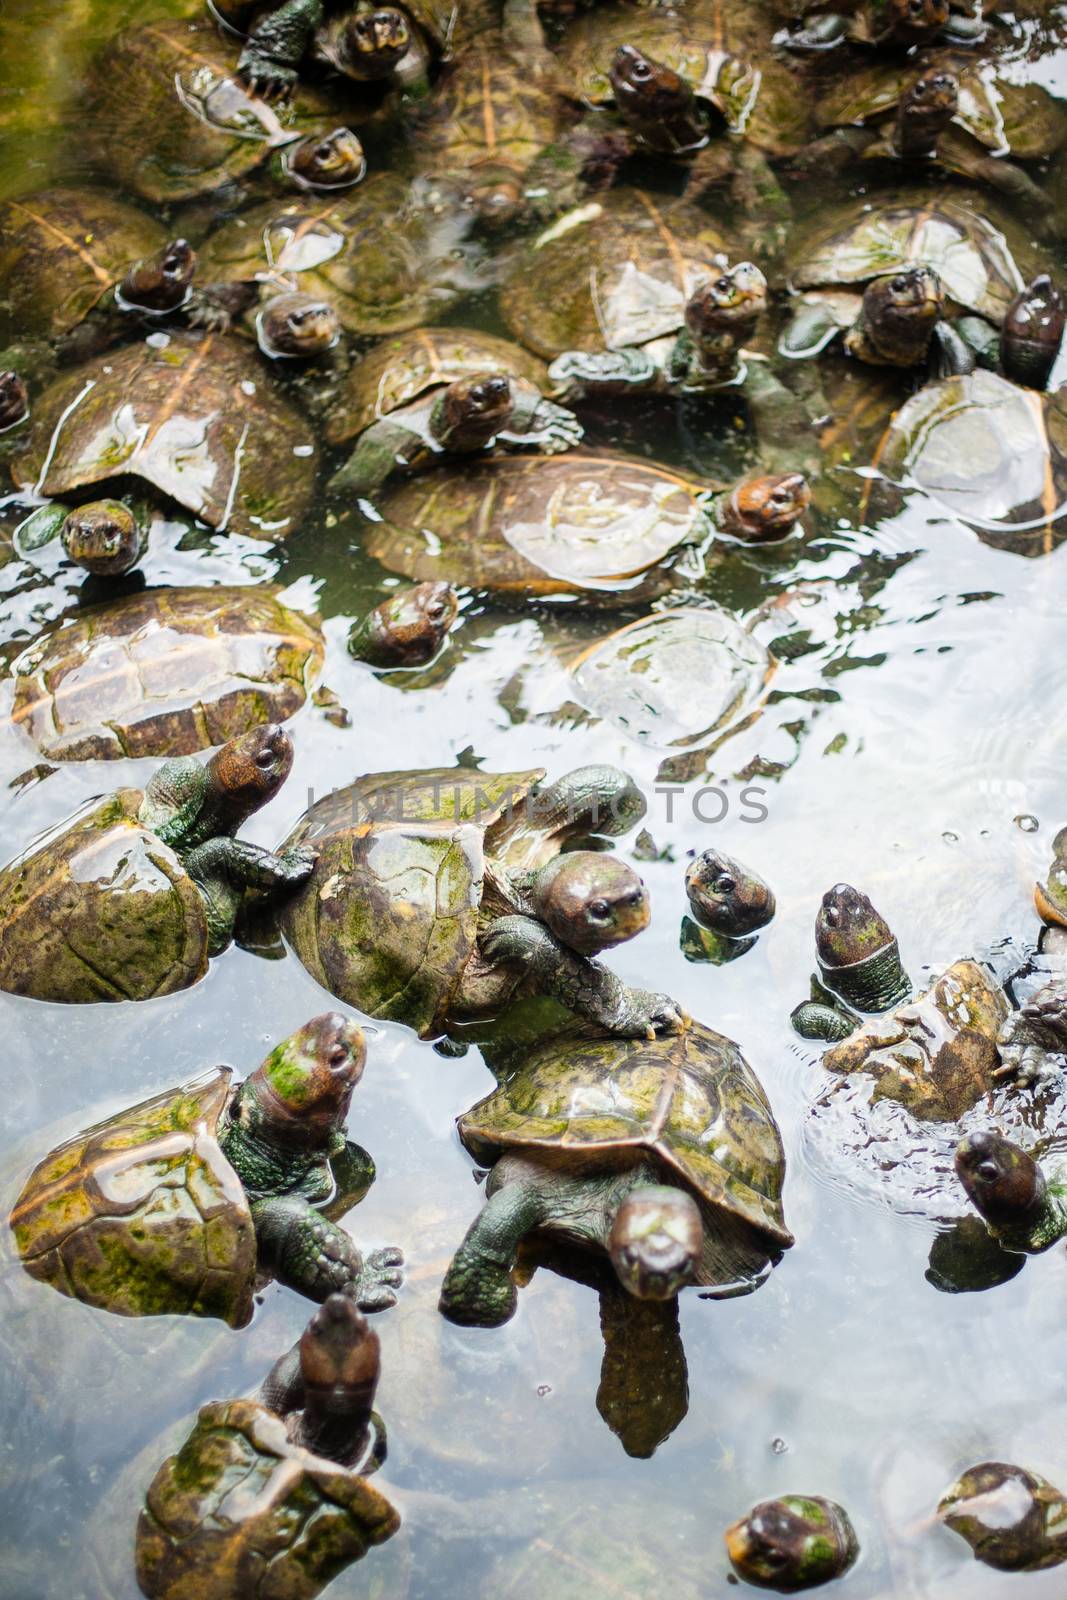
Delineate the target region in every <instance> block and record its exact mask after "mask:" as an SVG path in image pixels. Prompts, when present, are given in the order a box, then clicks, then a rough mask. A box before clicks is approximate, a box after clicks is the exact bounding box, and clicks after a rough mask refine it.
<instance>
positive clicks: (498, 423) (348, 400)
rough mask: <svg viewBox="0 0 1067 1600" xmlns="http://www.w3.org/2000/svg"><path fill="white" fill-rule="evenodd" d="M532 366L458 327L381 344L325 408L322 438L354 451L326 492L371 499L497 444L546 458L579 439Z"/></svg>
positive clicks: (496, 342)
mask: <svg viewBox="0 0 1067 1600" xmlns="http://www.w3.org/2000/svg"><path fill="white" fill-rule="evenodd" d="M547 388H548V374H547V373H546V371H545V369H544V366H543V364H542V363H541V362H539V361H537V360H536V359H535V357H533V356H531V355H529V354H527V352H526V351H525V350H522V349H520V348H519V346H517V345H513V344H511V343H509V341H508V340H506V339H498V338H496V337H495V336H494V335H492V334H485V333H481V332H480V331H478V330H475V329H468V328H461V327H451V326H450V327H444V328H415V329H412V331H411V332H410V333H405V334H400V335H396V336H394V337H393V338H391V339H384V340H383V341H382V342H381V344H379V345H377V346H376V347H375V348H374V349H373V350H371V351H369V352H368V353H367V355H366V356H364V358H363V360H362V361H361V362H360V363H359V364H358V366H355V367H353V368H351V370H350V371H349V374H348V376H347V379H346V381H345V384H344V386H343V388H342V390H341V393H340V395H339V396H338V398H337V399H336V401H334V402H333V404H332V405H331V407H330V413H329V415H328V417H327V420H326V440H327V443H329V444H331V445H345V446H350V445H351V444H352V441H353V440H355V441H356V443H355V447H354V448H353V449H352V453H351V455H350V456H349V458H348V460H347V461H346V462H345V464H344V466H343V467H341V468H340V469H339V470H338V471H337V472H335V473H334V475H333V477H332V478H331V480H330V487H331V488H332V489H334V490H338V489H344V490H346V491H349V492H354V493H355V494H357V495H361V496H363V497H366V498H373V496H374V495H375V494H376V492H377V491H378V489H380V488H381V486H382V484H383V483H384V482H385V480H386V478H388V477H389V476H390V474H391V473H392V472H394V471H396V470H398V469H403V471H404V472H414V471H419V470H421V469H422V468H423V467H424V466H427V465H432V464H436V463H438V462H440V461H441V460H442V459H447V458H448V457H449V456H451V455H453V454H456V453H462V454H467V453H476V452H479V451H482V450H489V449H492V448H493V446H494V445H495V444H497V443H500V444H502V445H512V446H519V445H521V446H525V447H528V448H533V449H538V450H543V451H545V452H546V453H548V454H555V453H557V452H559V451H562V450H566V449H569V448H570V447H571V446H572V445H574V444H577V443H578V441H579V440H580V439H581V436H582V427H581V424H580V423H579V422H578V420H577V418H576V417H575V416H574V415H573V413H572V412H569V411H566V410H564V408H563V407H562V406H557V405H555V404H553V402H552V401H551V400H548V399H546V398H545V396H544V391H545V390H546V389H547Z"/></svg>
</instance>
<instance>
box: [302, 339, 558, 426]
mask: <svg viewBox="0 0 1067 1600" xmlns="http://www.w3.org/2000/svg"><path fill="white" fill-rule="evenodd" d="M482 372H499V373H504V374H505V375H506V376H507V377H509V378H521V379H524V380H525V381H526V382H527V383H531V384H533V385H534V386H535V387H536V388H538V389H540V390H542V391H544V390H545V389H547V387H548V373H547V371H546V370H545V367H544V364H543V363H542V362H540V361H538V360H537V359H536V357H534V356H531V355H528V354H527V352H526V351H525V350H522V349H520V348H519V346H518V345H514V344H512V343H511V341H510V340H508V339H498V338H496V337H495V336H494V335H493V334H490V333H482V332H480V331H479V330H478V329H474V328H451V327H448V328H416V329H414V330H413V331H412V332H411V333H408V334H401V335H398V336H397V337H396V338H393V339H383V340H382V342H381V344H379V345H376V346H375V348H374V349H373V350H371V351H370V352H369V353H368V354H367V355H365V356H364V358H363V360H362V361H361V362H359V363H358V365H356V366H353V367H352V368H351V369H350V371H349V372H348V374H347V377H346V379H345V384H344V388H343V390H342V392H341V395H340V397H339V399H338V400H337V402H336V403H335V405H334V407H333V409H332V411H331V414H330V417H329V420H328V422H327V425H326V438H327V440H328V441H329V443H330V444H343V443H344V442H345V440H347V439H351V438H354V437H355V435H356V434H358V433H362V432H363V430H364V429H365V428H369V427H370V426H371V424H372V423H373V422H376V421H377V420H378V418H379V417H387V416H388V415H389V414H390V412H392V411H398V410H399V409H400V408H401V406H407V405H410V404H411V402H412V401H414V400H418V399H419V398H420V396H423V395H426V394H427V393H429V391H431V390H433V389H437V388H441V387H444V386H445V385H447V384H450V383H454V382H455V381H456V380H457V379H458V378H466V377H473V376H474V375H475V374H477V373H482Z"/></svg>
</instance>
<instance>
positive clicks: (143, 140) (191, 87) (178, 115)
mask: <svg viewBox="0 0 1067 1600" xmlns="http://www.w3.org/2000/svg"><path fill="white" fill-rule="evenodd" d="M345 120H346V117H345V116H344V115H339V114H338V112H337V111H336V109H334V108H331V106H330V103H329V101H328V100H326V99H325V98H324V97H322V96H318V95H316V94H315V93H314V92H312V91H309V90H307V89H305V88H300V89H298V90H297V91H296V93H295V95H294V96H293V97H291V98H290V99H289V100H288V101H286V102H285V103H284V104H281V105H277V106H275V105H273V104H268V102H267V101H266V100H262V99H260V98H259V97H258V96H256V95H254V94H252V92H251V91H250V90H249V89H247V88H245V86H244V84H242V83H241V82H240V80H239V79H238V77H237V74H236V71H235V66H234V55H233V47H232V43H230V42H227V41H226V40H224V39H223V38H221V36H220V34H219V32H218V29H217V28H216V27H215V26H214V24H213V23H211V22H209V21H207V20H204V21H192V22H190V21H172V22H166V21H164V22H155V23H150V24H148V25H147V26H145V27H140V28H130V29H128V30H127V31H126V32H124V33H120V34H118V35H117V36H116V37H115V38H114V39H113V40H112V41H111V43H110V44H109V45H108V46H107V48H106V49H105V50H104V52H103V54H102V55H101V56H100V57H99V59H98V60H97V62H96V64H95V66H94V67H93V70H92V72H91V73H90V76H89V102H88V106H87V109H86V112H85V116H84V119H83V123H82V126H83V128H84V130H85V131H86V134H87V139H88V144H89V149H90V153H91V156H92V158H93V160H94V161H95V162H96V164H97V165H98V166H99V167H100V168H101V169H102V170H103V171H105V172H107V173H108V174H109V175H110V176H111V177H113V178H115V179H116V180H117V182H118V183H119V184H121V186H122V187H123V188H124V189H128V190H130V191H131V192H132V193H134V194H137V195H140V196H141V197H142V198H143V199H145V200H154V201H156V202H158V203H173V202H174V201H179V200H191V199H194V198H195V197H196V196H197V195H206V194H210V193H211V192H212V190H214V189H218V188H220V187H221V185H222V184H224V183H228V182H231V181H233V180H236V179H240V178H244V177H247V176H248V175H249V174H251V173H252V172H253V171H255V169H256V168H257V167H259V166H261V165H262V164H263V163H264V162H265V161H267V160H268V159H269V158H270V157H271V156H272V155H273V153H274V152H275V151H277V150H281V149H284V147H285V146H286V145H288V144H292V143H293V141H294V140H296V139H299V138H301V137H303V135H305V134H314V133H326V132H328V131H329V130H330V129H332V128H333V127H335V126H336V125H337V124H338V123H342V122H344V121H345Z"/></svg>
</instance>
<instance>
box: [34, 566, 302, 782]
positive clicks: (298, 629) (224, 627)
mask: <svg viewBox="0 0 1067 1600" xmlns="http://www.w3.org/2000/svg"><path fill="white" fill-rule="evenodd" d="M278 593H279V591H278V590H277V589H274V588H270V587H258V588H254V589H252V588H226V587H222V588H218V589H155V590H148V591H146V592H144V593H141V594H133V595H128V596H126V597H125V598H124V599H121V600H114V601H110V602H108V603H107V604H106V605H102V606H96V607H94V608H92V609H91V610H87V611H79V612H78V613H77V615H76V616H75V617H74V618H73V619H72V620H71V621H69V622H68V623H66V624H65V625H64V626H61V627H60V628H58V629H56V630H55V631H53V632H51V633H49V634H46V635H45V637H44V638H43V639H39V640H38V641H37V642H36V643H35V644H32V645H31V646H30V647H29V649H27V650H25V651H23V653H22V655H20V656H19V657H18V659H17V660H16V661H15V662H14V664H13V666H12V669H11V670H12V673H13V676H14V679H15V699H14V708H13V711H12V721H13V722H15V723H17V724H19V725H21V726H23V727H25V729H26V731H27V733H28V734H29V735H30V737H31V738H32V739H33V740H34V742H35V743H36V745H37V747H38V749H39V750H40V751H41V753H42V755H45V756H47V757H48V758H49V759H50V760H52V761H108V760H114V759H118V758H119V757H124V756H129V757H139V756H185V755H192V754H193V753H194V752H195V751H197V750H205V749H207V748H208V746H209V745H215V744H225V743H226V741H227V740H229V739H233V738H236V737H237V735H238V734H241V733H246V732H247V731H248V730H249V729H250V728H255V727H258V726H260V724H262V723H265V722H284V721H285V719H286V718H287V717H291V716H293V714H294V713H295V712H297V711H299V709H300V707H301V706H302V705H303V704H304V700H305V698H306V696H307V691H308V689H309V688H310V686H311V684H312V683H313V682H314V681H315V679H316V678H317V677H318V674H319V672H320V670H321V667H322V660H323V652H324V644H323V638H322V634H321V632H320V630H319V628H318V626H317V624H316V622H315V621H314V620H313V619H312V618H310V617H307V616H305V615H303V613H301V612H299V611H291V610H290V609H289V607H288V606H286V605H283V604H282V602H281V600H280V599H279V598H278Z"/></svg>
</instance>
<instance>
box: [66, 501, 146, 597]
mask: <svg viewBox="0 0 1067 1600" xmlns="http://www.w3.org/2000/svg"><path fill="white" fill-rule="evenodd" d="M59 536H60V539H61V540H62V541H63V548H64V550H65V551H66V552H67V555H68V556H69V557H70V559H71V561H74V562H76V563H77V565H78V566H79V567H84V568H85V570H86V572H91V573H93V574H94V575H95V576H96V577H98V578H118V577H121V576H122V574H123V573H124V572H129V570H130V568H131V567H135V566H136V565H137V563H138V561H139V560H140V556H141V544H142V540H141V529H140V527H139V525H138V522H137V518H136V517H135V516H134V514H133V512H132V511H131V510H130V508H129V506H127V505H124V504H123V502H122V501H121V500H94V501H93V502H92V503H91V504H90V505H87V506H79V507H78V509H77V511H72V512H71V513H70V515H69V516H68V517H67V518H66V520H65V521H64V523H63V526H62V528H61V529H60V532H59Z"/></svg>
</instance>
